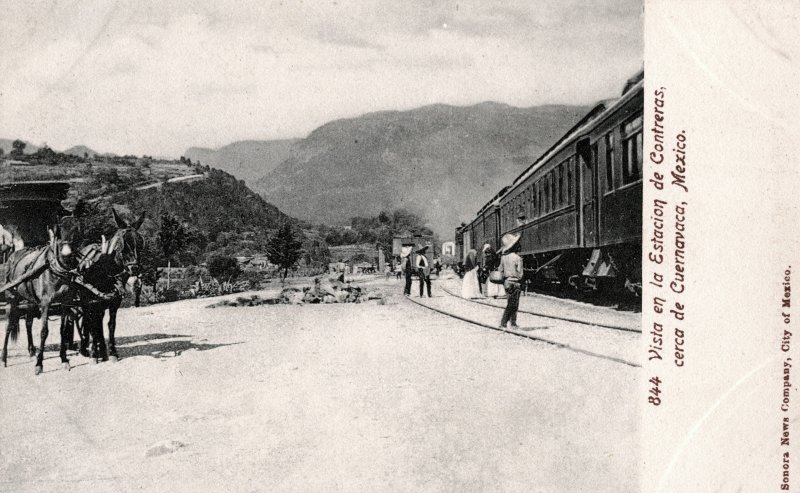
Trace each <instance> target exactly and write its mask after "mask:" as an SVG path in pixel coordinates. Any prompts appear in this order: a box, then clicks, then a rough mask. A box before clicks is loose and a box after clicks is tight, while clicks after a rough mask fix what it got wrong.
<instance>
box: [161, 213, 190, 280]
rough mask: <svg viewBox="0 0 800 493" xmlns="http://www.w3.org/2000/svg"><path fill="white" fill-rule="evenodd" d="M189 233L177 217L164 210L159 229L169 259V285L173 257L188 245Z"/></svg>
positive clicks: (163, 247) (162, 246)
mask: <svg viewBox="0 0 800 493" xmlns="http://www.w3.org/2000/svg"><path fill="white" fill-rule="evenodd" d="M187 240H188V235H187V233H186V228H184V227H183V224H181V222H180V221H178V219H177V218H175V217H173V216H171V215H170V214H169V213H167V212H164V213H163V214H161V228H160V229H159V230H158V243H159V245H160V246H161V251H162V252H163V253H164V258H166V259H167V287H169V274H170V269H171V268H172V257H173V256H174V255H175V254H176V253H178V252H179V251H181V250H182V249H183V247H185V246H186V243H187Z"/></svg>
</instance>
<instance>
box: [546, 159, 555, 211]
mask: <svg viewBox="0 0 800 493" xmlns="http://www.w3.org/2000/svg"><path fill="white" fill-rule="evenodd" d="M548 175H549V176H550V210H551V211H554V210H556V198H557V197H556V170H555V169H553V170H551V171H550V173H549V174H548Z"/></svg>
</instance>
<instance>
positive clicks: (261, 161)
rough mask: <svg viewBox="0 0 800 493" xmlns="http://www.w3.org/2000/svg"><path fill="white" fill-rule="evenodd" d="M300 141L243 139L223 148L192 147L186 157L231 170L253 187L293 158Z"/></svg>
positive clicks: (193, 160) (185, 154)
mask: <svg viewBox="0 0 800 493" xmlns="http://www.w3.org/2000/svg"><path fill="white" fill-rule="evenodd" d="M297 142H298V139H288V140H243V141H240V142H234V143H233V144H228V145H226V146H224V147H221V148H219V149H216V150H214V149H208V148H205V147H190V148H189V149H187V150H186V152H185V153H184V156H185V157H187V158H189V159H191V160H192V162H195V163H197V162H200V163H201V164H203V165H208V166H211V167H212V168H217V169H221V170H223V171H227V172H228V173H231V174H232V175H234V176H236V177H237V178H239V179H241V180H244V181H246V182H247V183H248V184H250V185H252V184H253V183H254V182H255V181H256V180H258V179H259V178H261V177H263V176H264V175H266V174H267V173H270V172H271V171H272V170H274V169H275V168H276V167H277V166H278V165H279V164H281V163H282V162H283V161H285V160H286V159H287V158H289V157H290V156H291V155H292V152H293V150H294V145H295V144H296V143H297Z"/></svg>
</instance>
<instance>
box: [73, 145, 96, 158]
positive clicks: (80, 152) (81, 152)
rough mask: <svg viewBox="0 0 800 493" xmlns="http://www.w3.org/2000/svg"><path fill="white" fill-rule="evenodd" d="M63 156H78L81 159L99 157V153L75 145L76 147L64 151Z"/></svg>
mask: <svg viewBox="0 0 800 493" xmlns="http://www.w3.org/2000/svg"><path fill="white" fill-rule="evenodd" d="M64 154H69V155H71V156H79V157H83V156H87V157H95V156H97V155H99V154H100V153H99V152H97V151H95V150H93V149H90V148H88V147H86V146H84V145H77V146H72V147H70V148H69V149H67V150H66V151H64Z"/></svg>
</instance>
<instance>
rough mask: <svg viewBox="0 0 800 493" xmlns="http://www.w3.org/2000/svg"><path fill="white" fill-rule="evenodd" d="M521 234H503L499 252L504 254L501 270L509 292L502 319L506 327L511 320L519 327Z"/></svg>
mask: <svg viewBox="0 0 800 493" xmlns="http://www.w3.org/2000/svg"><path fill="white" fill-rule="evenodd" d="M519 238H520V235H518V234H513V233H506V234H504V235H503V238H502V243H503V247H502V248H500V250H499V251H498V252H497V253H499V254H500V255H502V257H501V259H500V267H499V269H498V270H499V271H500V272H501V273H502V274H503V286H504V287H505V288H506V293H507V294H508V304H507V305H506V309H505V311H504V312H503V318H502V319H501V320H500V328H501V329H505V328H506V323H508V322H511V326H510V327H509V328H511V329H518V328H519V326H517V310H518V309H519V295H520V286H521V284H522V277H523V275H524V274H523V272H524V271H523V270H522V257H520V256H519V255H517V252H518V251H519Z"/></svg>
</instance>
